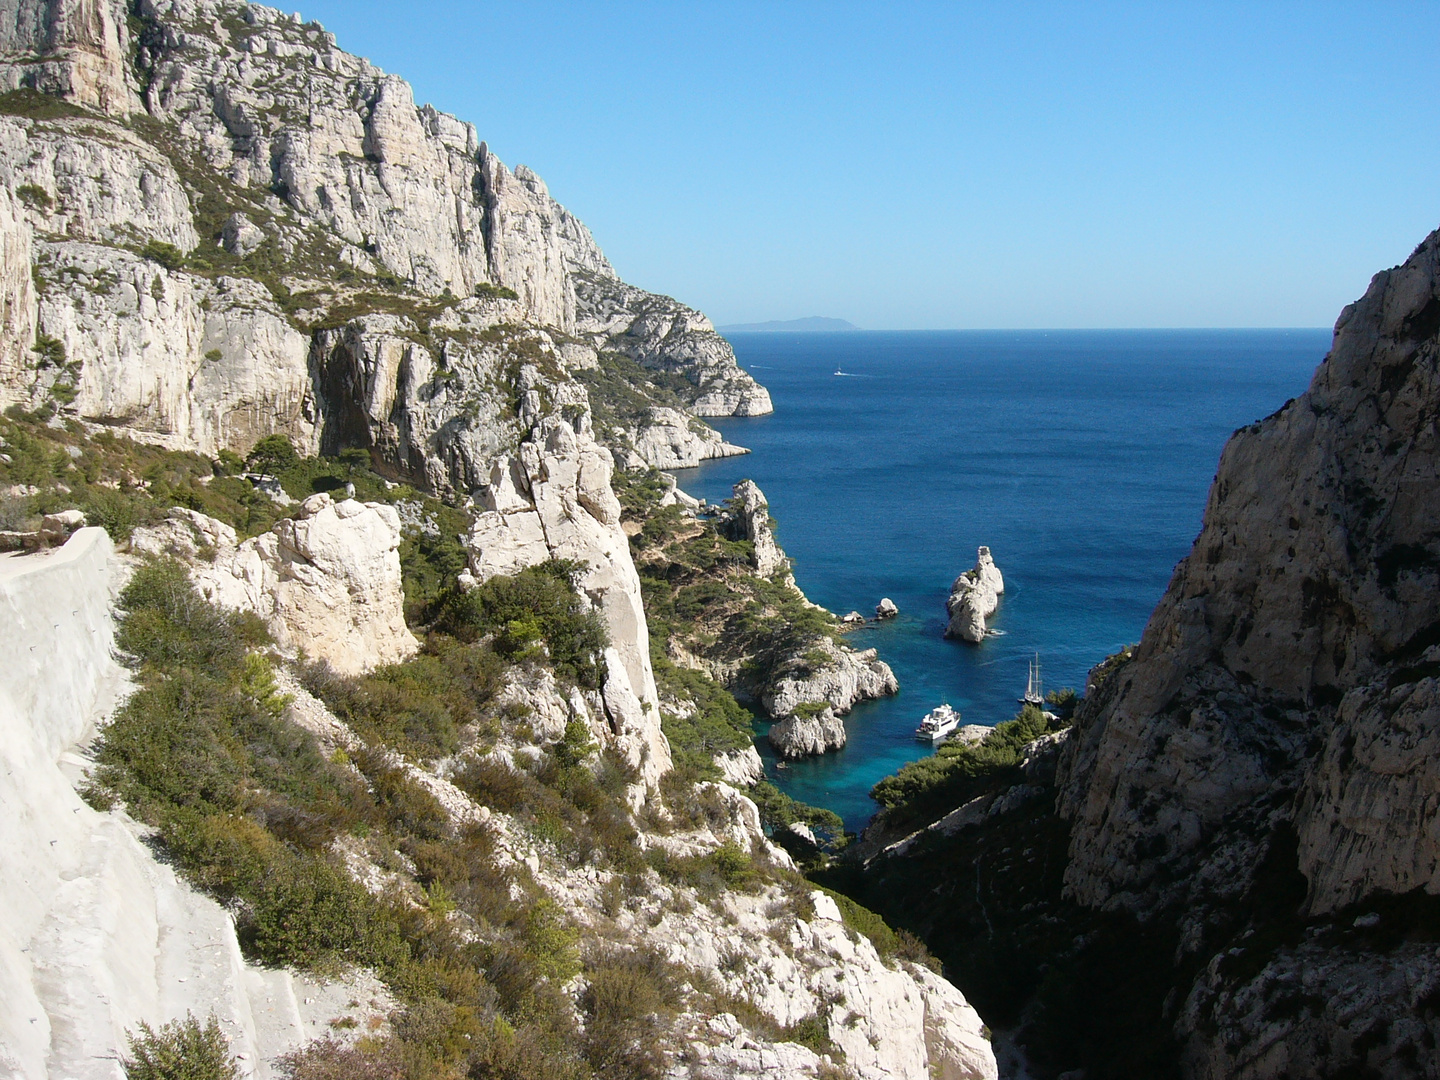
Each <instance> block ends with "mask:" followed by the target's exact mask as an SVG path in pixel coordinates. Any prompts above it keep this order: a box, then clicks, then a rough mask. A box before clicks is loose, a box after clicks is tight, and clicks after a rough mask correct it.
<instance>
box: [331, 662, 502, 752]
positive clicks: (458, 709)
mask: <svg viewBox="0 0 1440 1080" xmlns="http://www.w3.org/2000/svg"><path fill="white" fill-rule="evenodd" d="M500 673H501V664H500V662H499V660H498V659H497V658H496V656H495V654H494V653H493V652H492V651H491V650H490V649H489V648H488V647H487V646H486V645H484V644H480V643H472V644H462V643H461V642H458V641H455V640H454V639H453V638H449V637H446V636H444V635H441V634H431V635H430V637H429V638H427V639H426V643H425V645H424V647H423V648H422V649H421V651H420V652H419V653H417V654H416V655H415V656H413V657H411V658H410V659H409V660H406V661H404V662H403V663H399V664H389V665H386V666H383V667H379V668H376V669H375V670H374V671H372V672H370V673H368V674H365V675H357V676H353V677H349V678H346V677H342V676H338V675H336V674H334V673H333V672H331V671H330V670H329V669H328V668H326V667H325V666H324V665H311V666H310V667H308V668H306V669H305V671H304V672H303V679H304V683H305V687H306V689H308V690H309V691H310V692H311V693H312V694H314V695H315V696H317V697H319V698H320V699H321V700H322V701H324V702H325V704H326V705H328V706H329V707H330V709H331V711H332V712H334V713H335V715H336V716H338V717H339V718H340V719H342V720H344V721H345V722H346V723H347V724H349V725H350V726H351V727H352V728H353V729H354V730H355V732H356V733H357V734H358V735H360V737H361V738H362V739H364V740H365V741H367V742H374V743H384V744H385V745H387V746H390V747H393V748H394V749H396V750H399V751H401V752H402V753H404V754H407V755H409V756H411V757H414V758H417V759H420V760H430V759H432V758H436V757H443V756H444V755H446V754H450V753H453V752H454V751H455V750H456V749H457V748H458V746H459V738H460V729H461V728H462V727H464V726H465V725H466V724H469V723H472V722H474V721H476V720H477V719H478V717H479V710H480V708H481V707H483V706H484V705H485V704H486V703H487V702H489V701H490V699H491V698H492V697H493V696H494V694H495V692H496V690H497V689H498V687H499V684H500Z"/></svg>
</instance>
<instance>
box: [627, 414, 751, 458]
mask: <svg viewBox="0 0 1440 1080" xmlns="http://www.w3.org/2000/svg"><path fill="white" fill-rule="evenodd" d="M620 437H621V438H622V439H623V440H624V441H626V442H628V443H629V444H630V445H629V448H628V449H626V450H625V451H623V452H617V457H618V458H620V460H621V463H622V464H624V465H625V466H626V467H627V468H638V467H641V466H644V465H649V466H651V467H653V468H656V469H693V468H694V467H695V466H697V465H699V464H700V463H701V462H702V461H710V460H711V459H713V458H726V457H736V456H738V455H740V454H748V453H749V452H750V451H748V450H746V449H745V448H744V447H743V446H735V445H733V444H731V443H728V442H726V441H725V440H724V439H723V438H721V436H720V433H719V432H718V431H716V430H715V429H714V428H712V427H708V426H706V425H705V424H703V423H701V422H700V421H697V420H696V419H695V418H694V417H692V416H687V415H686V414H685V413H682V412H680V411H678V410H676V409H667V408H653V409H651V410H650V414H649V416H647V417H646V418H645V422H644V423H643V424H640V425H638V426H636V427H634V428H630V429H626V430H625V431H623V432H622V433H620Z"/></svg>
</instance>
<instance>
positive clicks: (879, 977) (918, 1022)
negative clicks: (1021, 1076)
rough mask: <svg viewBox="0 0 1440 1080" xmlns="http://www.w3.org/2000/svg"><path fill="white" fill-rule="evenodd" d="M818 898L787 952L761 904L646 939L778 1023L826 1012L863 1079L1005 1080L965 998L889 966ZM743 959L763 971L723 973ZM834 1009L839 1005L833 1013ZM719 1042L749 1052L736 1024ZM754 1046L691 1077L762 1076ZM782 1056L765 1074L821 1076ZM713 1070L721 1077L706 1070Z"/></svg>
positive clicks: (679, 920)
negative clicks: (998, 1079) (730, 962)
mask: <svg viewBox="0 0 1440 1080" xmlns="http://www.w3.org/2000/svg"><path fill="white" fill-rule="evenodd" d="M811 899H812V902H813V904H814V909H815V912H814V916H813V918H811V919H809V920H806V919H796V920H795V922H794V925H793V929H792V931H791V934H790V939H789V942H788V946H789V947H788V949H782V948H781V947H779V946H774V947H773V948H772V947H771V946H772V945H773V942H772V941H771V940H770V938H769V937H768V936H767V935H766V933H765V929H766V922H767V920H766V918H765V916H764V913H763V904H761V903H757V902H756V898H742V897H735V898H734V899H732V900H731V901H730V902H729V903H727V905H726V907H727V916H728V918H727V919H726V920H724V921H711V920H708V919H707V920H703V921H702V920H697V919H693V918H691V919H687V918H685V917H677V916H675V915H668V916H666V917H663V918H662V919H661V921H660V922H659V923H658V924H657V925H656V926H655V927H654V928H653V930H652V931H651V932H650V933H649V934H647V937H648V938H649V940H651V941H652V942H653V943H654V944H655V945H656V946H658V947H660V948H662V949H664V950H665V951H666V952H667V953H668V954H669V955H670V957H671V959H673V960H676V961H678V962H680V963H684V964H688V965H690V966H692V967H696V968H700V969H702V970H710V971H714V972H715V976H716V977H717V978H718V979H719V980H720V981H721V982H722V984H724V985H725V986H726V988H727V989H728V990H730V991H731V992H735V993H739V994H741V995H742V996H744V997H745V998H747V999H749V1000H750V1001H752V1002H753V1003H754V1005H755V1006H756V1007H758V1008H759V1009H761V1010H762V1011H763V1012H765V1013H766V1014H767V1015H769V1016H770V1017H772V1018H773V1019H774V1020H775V1021H776V1022H777V1023H780V1024H785V1025H788V1024H793V1023H796V1022H798V1021H800V1020H803V1019H806V1018H807V1017H810V1016H813V1015H815V1014H817V1013H820V1012H821V1011H822V1010H824V1011H825V1012H826V1014H827V1015H826V1021H825V1022H826V1027H827V1029H828V1031H829V1034H830V1038H831V1040H832V1041H833V1042H835V1044H836V1045H837V1046H839V1047H840V1048H841V1049H842V1050H843V1051H844V1052H845V1062H846V1065H847V1067H848V1068H849V1069H850V1070H851V1071H852V1072H853V1073H854V1075H856V1076H857V1077H861V1078H863V1080H882V1078H883V1080H901V1078H904V1080H928V1078H929V1077H931V1076H943V1077H950V1078H953V1080H962V1078H965V1080H981V1078H993V1077H995V1076H996V1075H997V1070H996V1066H995V1057H994V1053H993V1051H992V1050H991V1048H990V1044H989V1042H988V1041H987V1040H986V1039H985V1037H984V1035H983V1033H982V1028H983V1025H982V1023H981V1021H980V1017H979V1016H978V1015H976V1013H975V1011H974V1009H972V1008H971V1007H970V1005H969V1004H968V1003H967V1002H966V1001H965V999H964V997H963V996H962V995H961V994H960V992H959V991H957V990H956V989H955V988H954V987H953V986H951V985H950V984H949V983H947V982H945V981H944V980H943V979H941V978H939V977H938V976H936V975H934V974H933V973H932V972H930V971H928V970H927V969H924V968H920V967H917V966H916V965H913V964H909V963H906V962H904V961H899V962H896V963H895V964H894V965H893V966H891V965H888V964H886V963H885V962H884V961H883V960H881V959H880V957H879V955H878V954H877V953H876V952H875V948H874V946H873V945H871V943H870V941H869V939H867V938H865V937H862V936H860V935H858V934H855V933H854V932H853V931H851V930H849V929H848V928H847V927H846V926H845V925H844V923H843V922H842V920H841V917H840V912H839V909H838V908H837V907H836V905H835V902H834V901H833V900H831V899H830V897H828V896H826V895H825V894H824V893H818V894H812V897H811ZM737 954H740V955H747V956H750V955H753V956H754V959H755V962H754V963H753V964H747V965H745V966H744V967H743V968H740V969H739V970H730V969H727V968H725V967H724V966H723V965H722V963H721V960H722V958H724V957H726V956H733V955H737ZM827 1000H828V1001H830V1002H833V1004H832V1005H831V1006H830V1007H829V1008H828V1009H826V1006H825V1004H824V1003H825V1002H826V1001H827ZM717 1019H719V1018H717ZM721 1023H724V1021H721ZM714 1034H716V1035H720V1036H721V1037H722V1039H723V1040H724V1042H722V1046H724V1045H725V1043H728V1044H729V1046H730V1047H731V1048H733V1049H740V1048H743V1047H744V1045H745V1043H744V1041H742V1036H741V1032H740V1029H739V1027H738V1025H736V1027H735V1029H734V1034H733V1035H731V1034H730V1032H729V1031H728V1030H726V1031H716V1032H714ZM727 1036H728V1038H727ZM708 1041H712V1042H713V1041H716V1040H708ZM737 1043H738V1045H737ZM752 1045H753V1046H754V1051H752V1052H753V1053H754V1057H753V1058H741V1059H738V1060H737V1057H736V1056H732V1055H731V1054H728V1053H725V1052H724V1051H723V1049H720V1048H716V1049H707V1051H706V1052H705V1053H704V1054H703V1056H702V1063H697V1064H699V1065H700V1068H697V1069H694V1070H693V1071H691V1072H690V1074H689V1075H691V1076H748V1075H755V1073H754V1072H753V1071H751V1070H752V1069H754V1068H755V1067H756V1066H757V1065H759V1064H761V1062H763V1061H764V1060H765V1059H764V1056H763V1055H764V1053H765V1048H764V1047H762V1046H760V1045H757V1044H753V1043H752ZM782 1046H783V1044H782ZM780 1051H781V1047H774V1048H773V1049H771V1051H770V1052H771V1054H772V1055H773V1056H771V1057H770V1059H769V1065H770V1067H771V1068H773V1069H774V1070H776V1072H775V1073H770V1072H762V1073H761V1075H766V1076H769V1075H786V1073H785V1071H784V1070H786V1069H791V1070H796V1072H792V1073H790V1074H789V1075H801V1076H804V1075H807V1073H806V1072H804V1071H799V1070H804V1069H809V1068H814V1064H813V1063H812V1062H811V1060H810V1059H806V1058H804V1057H802V1056H799V1055H796V1056H795V1057H794V1058H792V1059H787V1058H786V1057H785V1056H784V1055H783V1054H782V1053H781V1052H780ZM711 1062H714V1064H715V1066H716V1067H717V1071H713V1072H711V1071H706V1070H705V1066H706V1065H709V1064H710V1063H711ZM737 1066H738V1067H737ZM681 1075H684V1074H681ZM809 1075H814V1074H813V1073H811V1074H809Z"/></svg>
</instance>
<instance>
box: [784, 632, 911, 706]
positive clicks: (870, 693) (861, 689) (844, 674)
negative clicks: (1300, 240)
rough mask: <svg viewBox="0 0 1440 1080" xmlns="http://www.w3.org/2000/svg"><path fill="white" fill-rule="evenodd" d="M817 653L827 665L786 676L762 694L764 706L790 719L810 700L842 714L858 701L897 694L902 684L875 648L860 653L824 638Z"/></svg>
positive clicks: (816, 647) (817, 648)
mask: <svg viewBox="0 0 1440 1080" xmlns="http://www.w3.org/2000/svg"><path fill="white" fill-rule="evenodd" d="M814 650H815V651H818V652H820V653H823V654H824V655H825V657H826V661H825V663H824V664H818V663H817V664H816V666H814V667H813V668H812V667H807V668H805V669H804V674H802V673H801V672H800V671H796V672H794V673H793V674H789V675H782V676H781V677H780V678H778V679H777V680H775V682H774V683H773V685H771V686H770V687H768V688H766V689H765V690H763V691H762V692H761V695H760V703H761V704H762V705H764V706H765V709H766V711H767V712H769V713H770V715H771V716H775V717H782V718H783V717H788V716H790V715H791V714H792V713H793V712H794V711H795V708H796V706H798V705H800V704H802V703H804V702H807V701H825V702H829V703H830V704H831V705H833V706H834V707H835V710H836V711H837V712H838V713H842V714H843V713H847V712H849V711H850V710H851V709H852V708H854V706H855V704H856V702H859V701H868V700H869V699H870V698H877V697H884V696H886V695H888V694H894V693H897V692H898V691H899V689H900V684H899V683H898V682H897V681H896V679H895V673H894V672H893V671H891V670H890V665H889V664H887V663H885V661H883V660H881V659H880V657H879V654H878V653H877V652H876V651H875V650H874V649H866V650H865V651H863V652H857V651H856V650H854V649H850V648H846V647H845V646H843V645H837V644H835V642H833V641H831V640H830V639H828V638H825V639H822V640H821V641H819V642H817V643H816V644H815V646H814Z"/></svg>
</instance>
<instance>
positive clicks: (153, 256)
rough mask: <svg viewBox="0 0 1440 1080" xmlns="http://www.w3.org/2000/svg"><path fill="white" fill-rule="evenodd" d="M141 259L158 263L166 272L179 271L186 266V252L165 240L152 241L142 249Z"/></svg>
mask: <svg viewBox="0 0 1440 1080" xmlns="http://www.w3.org/2000/svg"><path fill="white" fill-rule="evenodd" d="M140 257H141V258H144V259H149V260H150V261H151V262H157V263H159V264H160V265H161V266H163V267H165V269H166V270H172V271H173V270H179V269H180V268H181V267H183V266H184V265H185V252H183V251H181V250H180V249H179V248H178V247H176V246H175V245H174V244H167V243H166V242H165V241H163V240H151V241H149V242H147V243H146V245H145V246H144V247H143V248H141V249H140Z"/></svg>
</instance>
